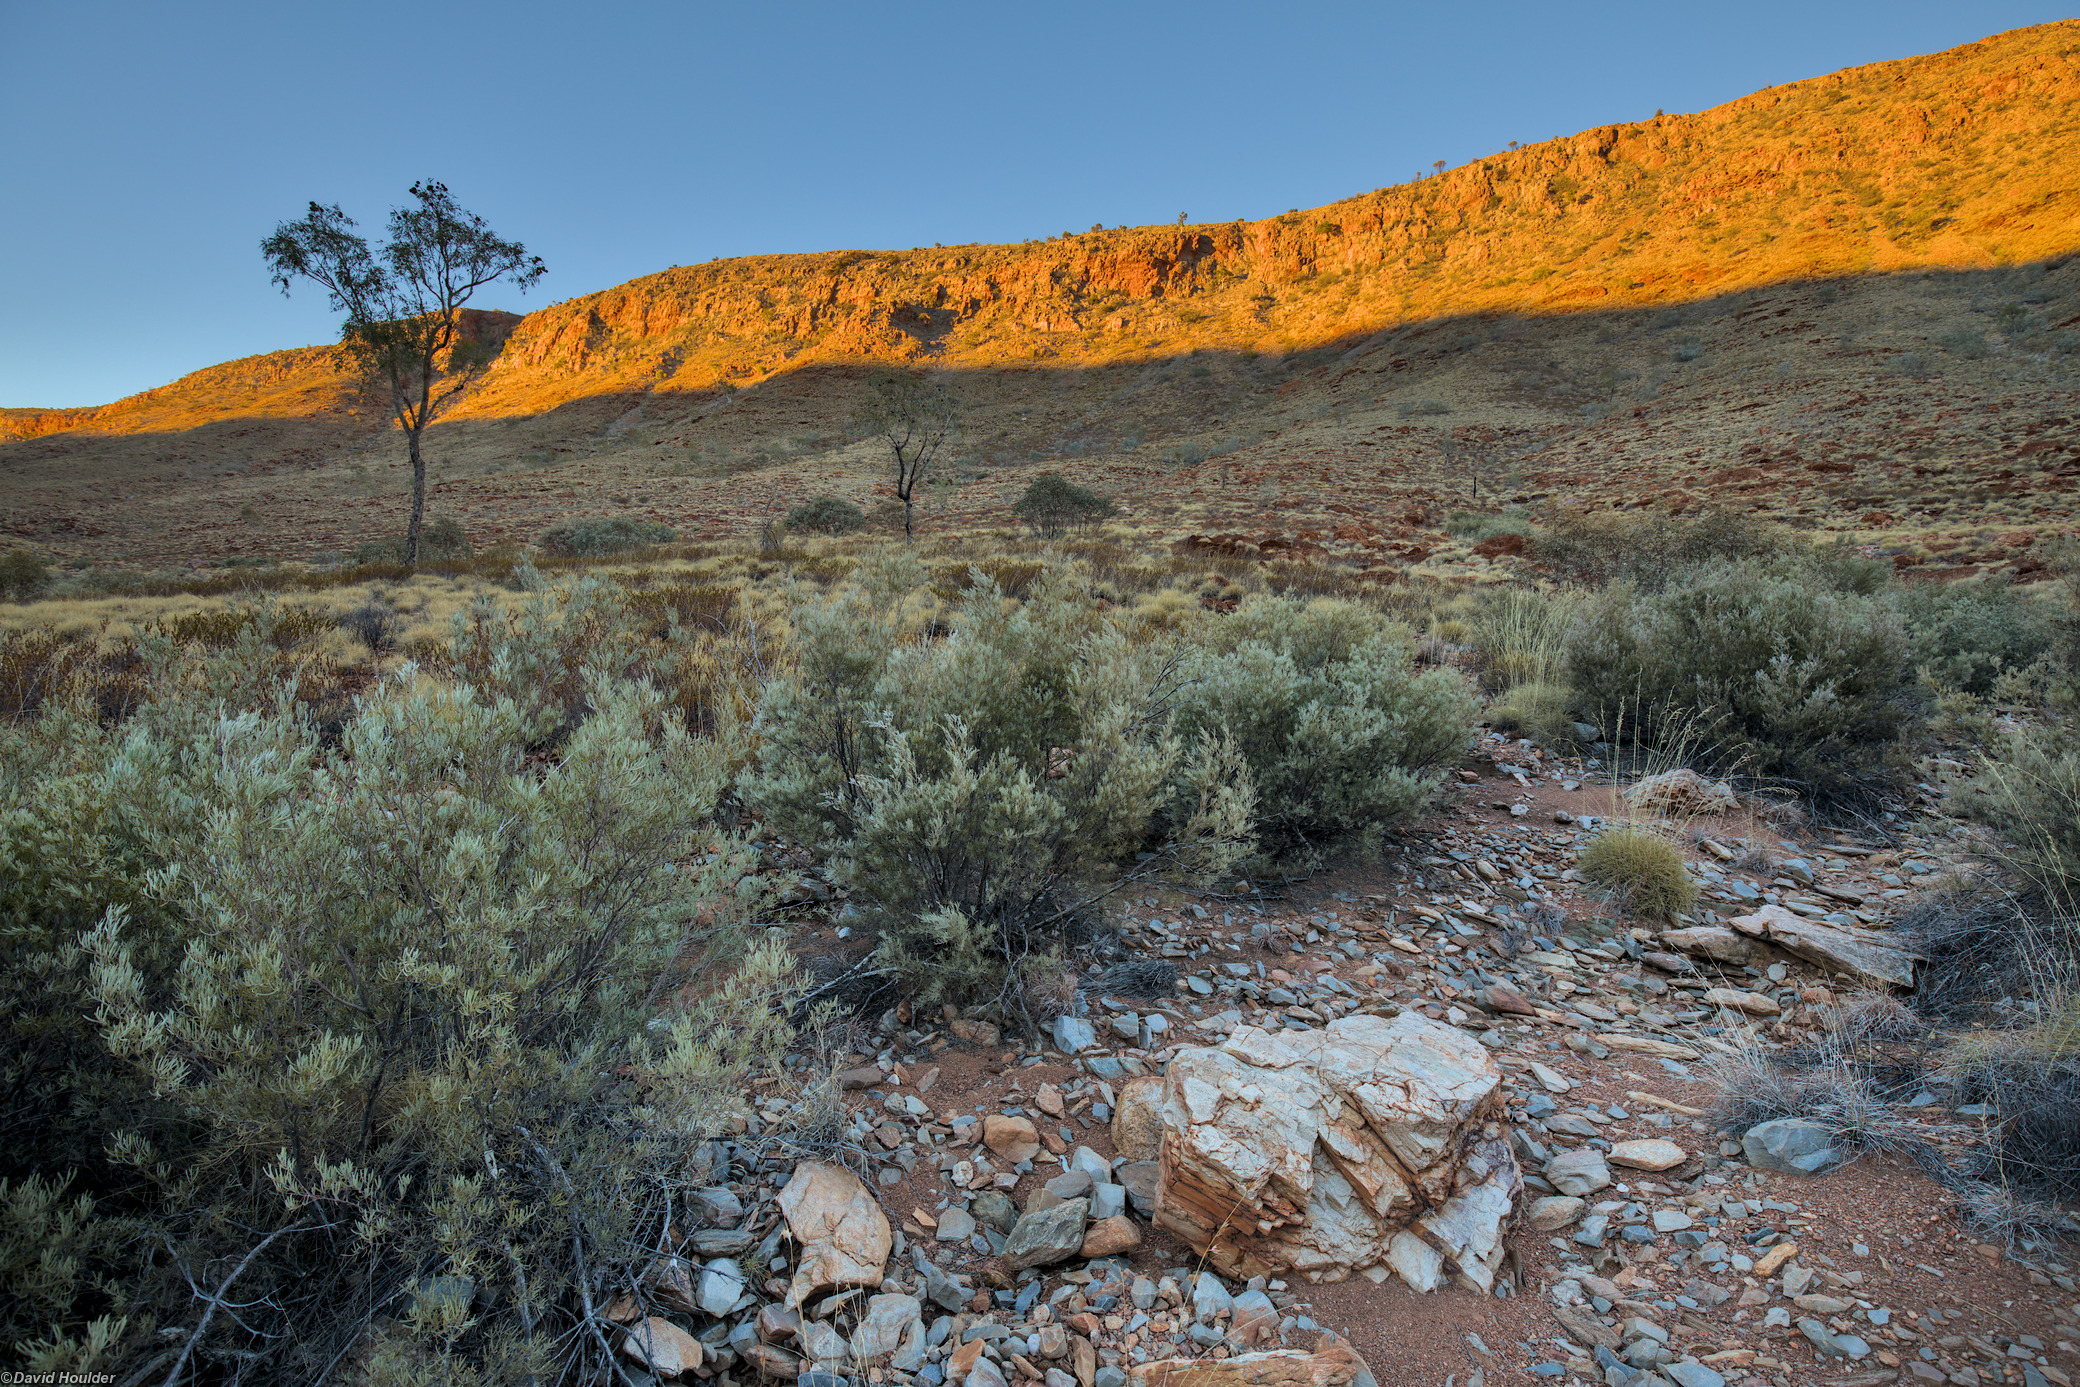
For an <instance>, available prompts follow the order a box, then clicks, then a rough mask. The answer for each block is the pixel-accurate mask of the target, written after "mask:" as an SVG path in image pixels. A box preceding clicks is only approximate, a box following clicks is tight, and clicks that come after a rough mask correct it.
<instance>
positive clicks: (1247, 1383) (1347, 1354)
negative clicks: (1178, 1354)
mask: <svg viewBox="0 0 2080 1387" xmlns="http://www.w3.org/2000/svg"><path fill="white" fill-rule="evenodd" d="M1128 1378H1129V1380H1130V1381H1131V1382H1132V1383H1133V1384H1134V1387H1376V1383H1375V1380H1374V1378H1373V1376H1372V1370H1371V1369H1370V1368H1368V1367H1366V1366H1365V1360H1364V1359H1362V1358H1360V1357H1359V1356H1358V1355H1357V1353H1356V1352H1355V1351H1354V1350H1353V1349H1352V1348H1351V1346H1350V1345H1349V1344H1346V1343H1343V1342H1342V1341H1341V1340H1339V1341H1337V1342H1336V1343H1333V1344H1324V1345H1323V1346H1322V1347H1321V1348H1320V1349H1318V1350H1316V1351H1315V1352H1313V1353H1302V1352H1300V1351H1299V1350H1297V1349H1272V1350H1270V1351H1269V1352H1266V1353H1238V1354H1236V1355H1235V1356H1234V1357H1233V1358H1218V1359H1217V1358H1163V1359H1158V1360H1157V1361H1156V1362H1153V1363H1143V1364H1141V1365H1140V1366H1139V1367H1136V1368H1133V1369H1131V1370H1130V1371H1129V1373H1128Z"/></svg>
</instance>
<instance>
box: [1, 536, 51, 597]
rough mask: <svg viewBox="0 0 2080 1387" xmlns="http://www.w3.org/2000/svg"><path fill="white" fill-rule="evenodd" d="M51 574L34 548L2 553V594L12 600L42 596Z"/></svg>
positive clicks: (48, 584)
mask: <svg viewBox="0 0 2080 1387" xmlns="http://www.w3.org/2000/svg"><path fill="white" fill-rule="evenodd" d="M50 576H51V575H50V570H49V569H47V568H45V567H44V566H43V560H42V559H39V558H37V557H36V551H35V550H33V549H10V550H9V551H8V552H7V553H6V554H4V555H0V596H5V597H6V598H7V600H8V601H10V602H27V601H30V600H31V599H33V598H37V597H41V596H42V595H43V592H44V589H46V588H48V587H49V586H50Z"/></svg>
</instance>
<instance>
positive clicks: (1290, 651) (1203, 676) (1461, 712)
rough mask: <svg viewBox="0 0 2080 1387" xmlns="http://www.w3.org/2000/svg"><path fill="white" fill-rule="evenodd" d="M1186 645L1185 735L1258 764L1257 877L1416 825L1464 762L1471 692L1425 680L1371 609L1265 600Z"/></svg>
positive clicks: (1180, 709) (1203, 627)
mask: <svg viewBox="0 0 2080 1387" xmlns="http://www.w3.org/2000/svg"><path fill="white" fill-rule="evenodd" d="M1190 640H1191V644H1190V645H1189V647H1188V649H1187V651H1186V654H1185V657H1184V660H1183V664H1182V676H1183V685H1182V687H1181V688H1180V690H1179V692H1178V696H1177V700H1176V707H1177V726H1178V728H1179V730H1180V731H1181V732H1183V733H1184V734H1186V735H1187V736H1197V737H1227V738H1230V739H1232V740H1233V742H1234V744H1235V746H1236V748H1237V749H1238V750H1239V751H1240V753H1241V755H1242V758H1243V760H1244V761H1245V762H1246V763H1247V764H1248V766H1249V768H1250V774H1251V776H1252V778H1253V779H1254V781H1255V784H1256V791H1257V834H1258V839H1259V845H1260V848H1261V850H1262V856H1261V858H1260V860H1259V862H1258V863H1257V864H1256V867H1255V868H1254V869H1255V870H1268V869H1270V867H1271V864H1272V863H1273V862H1277V861H1281V860H1288V859H1294V858H1295V857H1296V855H1297V857H1298V859H1300V860H1301V861H1306V860H1312V859H1316V858H1318V857H1319V855H1320V854H1321V852H1322V851H1324V850H1325V849H1326V848H1328V847H1329V846H1330V845H1331V844H1333V843H1335V842H1337V841H1339V840H1343V839H1349V838H1364V837H1366V836H1368V835H1370V834H1372V833H1375V832H1376V831H1378V830H1379V829H1381V828H1385V827H1388V826H1390V825H1392V824H1394V823H1396V822H1399V821H1402V820H1405V819H1408V818H1410V817H1412V816H1413V815H1415V814H1416V813H1417V812H1419V811H1420V810H1421V808H1422V806H1423V804H1424V803H1425V801H1426V800H1427V799H1428V797H1429V795H1430V793H1431V791H1432V790H1433V789H1434V788H1435V787H1436V784H1437V781H1438V778H1439V776H1440V775H1441V774H1442V773H1443V769H1444V767H1446V766H1447V765H1448V764H1450V762H1451V761H1452V760H1453V759H1454V758H1456V757H1457V756H1458V755H1459V753H1460V752H1461V751H1462V750H1464V748H1465V745H1466V739H1467V737H1468V735H1469V733H1470V730H1471V727H1472V723H1473V715H1474V706H1473V697H1472V693H1471V691H1470V690H1469V689H1468V688H1467V686H1466V683H1465V681H1464V680H1463V679H1461V678H1460V677H1459V675H1458V674H1456V673H1454V672H1453V671H1450V670H1446V669H1429V670H1422V671H1418V670H1417V669H1416V667H1415V662H1414V656H1413V648H1412V645H1411V642H1410V640H1409V638H1408V636H1407V633H1406V631H1405V630H1404V629H1403V628H1401V627H1399V626H1397V625H1395V624H1393V623H1391V622H1389V621H1387V620H1386V619H1385V618H1383V617H1382V616H1380V614H1379V613H1378V612H1377V611H1375V610H1373V609H1371V608H1369V607H1365V606H1362V605H1360V604H1358V603H1355V602H1347V601H1341V600H1338V599H1334V598H1316V599H1314V600H1313V601H1308V602H1301V601H1297V600H1294V599H1292V598H1279V597H1269V596H1263V595H1256V596H1252V597H1249V598H1247V599H1245V600H1244V601H1243V602H1242V604H1241V605H1240V606H1239V607H1238V608H1237V609H1236V610H1235V611H1234V612H1233V613H1232V614H1230V615H1227V616H1215V615H1210V614H1209V615H1206V616H1204V617H1203V618H1202V619H1201V620H1199V621H1198V622H1197V623H1196V625H1195V627H1194V628H1193V630H1192V633H1191V637H1190ZM1288 865H1299V864H1298V863H1296V862H1293V861H1288Z"/></svg>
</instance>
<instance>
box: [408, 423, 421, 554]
mask: <svg viewBox="0 0 2080 1387" xmlns="http://www.w3.org/2000/svg"><path fill="white" fill-rule="evenodd" d="M422 432H424V430H423V429H406V430H405V435H404V436H405V439H406V443H407V446H408V447H409V448H410V449H411V454H412V518H411V519H410V520H409V521H407V522H406V524H405V527H404V566H405V567H406V568H417V567H418V566H419V527H420V525H421V524H422V523H423V522H424V521H425V519H426V459H425V458H424V457H422V456H420V453H419V435H420V434H421V433H422Z"/></svg>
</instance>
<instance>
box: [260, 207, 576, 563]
mask: <svg viewBox="0 0 2080 1387" xmlns="http://www.w3.org/2000/svg"><path fill="white" fill-rule="evenodd" d="M411 196H412V197H413V199H414V200H415V202H416V205H415V206H409V207H397V208H392V209H391V212H390V225H389V237H388V239H387V240H386V241H384V242H383V243H382V244H381V245H377V246H371V245H370V244H369V242H368V240H367V239H366V238H365V237H363V236H361V235H359V234H357V233H356V232H355V230H354V227H355V222H354V219H353V218H351V217H349V216H347V214H346V213H344V212H342V211H341V210H340V209H339V206H338V204H337V203H335V204H332V205H330V206H326V205H323V204H320V203H316V202H313V203H312V204H310V210H309V212H308V213H307V214H306V215H305V216H304V218H303V219H302V220H301V221H294V222H283V223H281V224H280V225H279V226H277V227H276V228H275V230H274V234H273V235H271V236H269V237H268V238H267V239H266V240H264V241H262V242H261V243H260V253H261V255H262V256H264V257H265V258H266V260H267V266H268V270H269V272H270V274H271V275H272V277H273V279H274V282H275V283H276V284H277V285H279V286H280V287H281V290H282V293H283V295H284V296H286V295H287V294H288V293H289V290H290V288H291V287H292V286H293V285H294V284H295V283H296V281H297V280H299V279H307V280H310V281H311V282H312V283H314V284H317V285H319V286H320V287H322V288H323V289H324V290H325V292H326V293H327V294H328V295H329V296H330V298H331V301H332V306H333V308H334V309H336V310H338V311H340V312H342V313H345V314H346V315H347V316H346V321H345V323H344V324H342V325H341V328H340V350H341V351H342V353H344V355H345V356H346V358H347V359H348V360H349V361H351V362H352V363H353V365H354V366H355V367H356V368H357V369H358V370H360V371H361V372H362V373H363V374H364V375H365V376H367V377H368V378H369V379H371V380H372V381H374V382H376V383H377V385H378V386H379V387H380V388H382V389H383V390H385V391H386V392H387V393H388V395H389V398H390V409H391V412H392V413H393V414H394V415H395V416H396V419H397V423H398V427H399V428H401V429H402V430H403V431H404V435H405V439H406V446H407V449H408V451H409V453H410V456H411V464H412V509H411V519H410V521H409V522H408V523H407V525H406V528H405V541H404V544H405V563H407V564H416V563H418V561H419V528H420V524H421V522H422V521H423V519H424V517H425V513H426V462H425V459H424V457H423V456H422V455H421V453H420V437H421V435H422V434H424V433H425V431H426V426H427V425H428V424H429V423H431V422H432V421H433V418H434V416H435V415H436V414H438V413H439V412H440V411H441V410H442V409H443V408H445V407H446V406H447V405H448V404H450V403H452V402H453V401H454V399H455V397H456V396H457V395H459V394H460V393H461V392H462V391H463V390H465V389H466V388H468V386H469V385H470V384H471V382H473V381H474V380H475V379H476V378H477V376H478V375H479V374H481V372H482V371H483V370H484V368H485V367H486V366H487V365H489V364H490V361H491V358H492V356H493V354H494V353H493V351H492V350H491V349H490V348H489V347H488V346H487V344H485V343H482V342H479V341H475V340H472V339H470V338H469V337H468V336H467V335H465V333H464V332H463V323H462V310H463V307H464V305H466V304H467V303H468V302H469V301H470V298H471V297H472V296H473V295H474V294H475V293H476V291H477V290H479V289H481V288H483V287H484V286H485V285H487V284H491V283H494V282H496V281H498V280H501V279H502V280H505V281H506V282H507V283H509V284H512V285H513V286H514V287H515V288H517V289H520V290H522V291H525V290H526V289H528V288H529V287H531V286H532V285H533V284H534V283H535V281H537V280H539V279H540V278H541V277H542V275H543V273H544V272H545V269H546V267H545V266H544V265H543V264H542V261H541V257H540V256H534V255H529V254H528V253H527V248H526V247H525V246H523V245H521V244H520V243H519V242H518V241H508V240H506V239H504V238H502V237H500V236H498V235H497V234H496V233H494V232H493V231H492V230H491V227H490V225H489V224H488V223H486V222H485V220H484V219H483V218H482V217H480V216H478V215H477V214H476V213H474V212H468V211H465V210H463V209H462V208H460V207H458V206H456V205H455V200H454V198H452V197H451V196H450V195H449V193H448V189H447V187H446V185H444V184H441V183H436V182H433V181H432V180H428V181H426V182H422V183H414V184H413V185H412V187H411Z"/></svg>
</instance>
